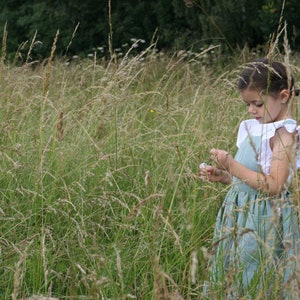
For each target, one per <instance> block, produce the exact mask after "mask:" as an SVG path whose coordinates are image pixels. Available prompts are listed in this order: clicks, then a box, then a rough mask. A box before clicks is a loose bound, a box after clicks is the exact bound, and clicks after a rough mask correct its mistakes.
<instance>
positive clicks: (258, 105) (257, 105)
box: [255, 103, 264, 107]
mask: <svg viewBox="0 0 300 300" xmlns="http://www.w3.org/2000/svg"><path fill="white" fill-rule="evenodd" d="M263 105H264V104H263V103H256V104H255V106H256V107H262V106H263Z"/></svg>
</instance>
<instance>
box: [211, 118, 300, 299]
mask: <svg viewBox="0 0 300 300" xmlns="http://www.w3.org/2000/svg"><path fill="white" fill-rule="evenodd" d="M283 126H284V127H285V128H286V130H288V131H289V132H295V131H297V130H298V127H297V124H296V121H295V120H291V119H288V120H284V121H279V122H275V123H269V124H260V123H258V122H257V121H256V120H246V121H243V122H242V123H241V125H240V128H239V133H238V139H237V146H238V151H237V154H236V156H235V159H236V160H237V161H239V162H240V163H242V164H243V165H245V166H246V167H247V168H249V169H251V170H253V171H256V172H263V173H264V174H269V170H270V165H271V159H272V150H271V148H270V138H272V136H274V134H275V132H276V130H277V129H278V128H280V127H283ZM296 160H297V163H296V164H295V166H293V165H291V174H290V177H291V176H292V175H293V170H295V169H296V168H297V167H298V166H299V161H300V160H299V158H297V159H296ZM289 181H290V179H289ZM291 200H292V199H291V195H290V193H289V191H288V189H286V190H284V191H283V192H282V194H281V197H277V198H275V197H273V198H270V197H269V196H267V195H265V194H261V193H259V192H257V191H256V190H254V189H253V188H251V187H250V186H248V185H247V184H245V183H244V182H241V181H240V180H239V179H238V178H233V183H232V187H231V188H230V190H229V191H228V193H227V195H226V197H225V200H224V202H223V204H222V207H221V209H220V210H219V213H218V216H217V220H216V227H215V232H214V239H213V254H212V257H211V260H210V264H209V266H210V271H211V277H210V288H209V290H210V291H211V293H212V294H211V297H213V293H215V296H216V295H218V298H217V299H240V298H241V297H245V298H243V299H300V296H299V291H298V288H299V287H298V286H297V280H296V279H297V278H298V273H297V265H298V261H299V262H300V257H298V255H299V254H300V233H299V223H298V215H297V212H296V207H295V206H294V205H293V202H292V201H291ZM298 279H299V278H298ZM211 299H213V298H211Z"/></svg>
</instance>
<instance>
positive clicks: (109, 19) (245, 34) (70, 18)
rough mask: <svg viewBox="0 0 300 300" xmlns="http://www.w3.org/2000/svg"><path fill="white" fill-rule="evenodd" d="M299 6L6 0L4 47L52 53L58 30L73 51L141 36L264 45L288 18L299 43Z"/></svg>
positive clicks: (271, 1) (258, 1)
mask: <svg viewBox="0 0 300 300" xmlns="http://www.w3.org/2000/svg"><path fill="white" fill-rule="evenodd" d="M299 9H300V2H299V1H298V0H285V1H284V0H251V1H249V0H161V1H157V0H84V1H81V0H69V1H61V0H6V1H5V2H4V3H2V9H1V11H0V25H1V27H2V44H3V43H5V47H4V46H2V52H3V49H4V48H5V55H6V56H7V57H8V58H12V57H15V56H16V55H17V56H18V57H21V58H23V59H24V57H26V53H28V52H29V51H30V54H31V56H32V57H38V58H43V57H47V56H48V55H49V53H50V50H51V46H52V44H53V40H54V37H55V36H56V35H57V34H58V41H57V44H56V54H58V55H68V56H70V55H88V54H89V53H92V52H93V51H98V52H100V55H109V54H111V52H112V51H113V52H115V51H123V50H124V51H125V50H126V47H127V49H128V47H130V46H132V43H134V42H135V41H137V40H139V41H142V42H143V45H140V47H147V46H149V45H150V44H151V43H156V47H157V48H158V49H166V50H169V51H174V50H177V51H178V50H183V49H184V50H191V51H199V50H200V49H202V48H203V47H206V46H208V45H216V44H218V45H222V47H223V49H224V50H225V51H226V50H229V51H230V50H233V49H236V48H237V47H244V46H245V45H247V46H249V47H250V48H254V47H257V46H259V45H264V44H265V43H267V42H268V41H269V40H270V36H271V35H272V34H276V32H277V30H278V25H279V24H280V23H282V24H283V23H284V22H286V24H287V27H286V28H287V32H288V37H289V42H290V44H291V48H292V49H295V50H299V49H300V40H299V38H298V35H299V33H298V31H299V29H300V18H299V17H298V12H299ZM2 55H3V53H2Z"/></svg>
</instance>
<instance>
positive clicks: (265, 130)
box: [237, 119, 300, 147]
mask: <svg viewBox="0 0 300 300" xmlns="http://www.w3.org/2000/svg"><path fill="white" fill-rule="evenodd" d="M279 128H285V129H286V130H287V132H289V133H293V132H295V131H296V130H297V131H298V132H300V127H299V126H298V125H297V122H296V121H295V120H294V119H285V120H281V121H277V122H273V123H267V124H260V123H259V122H258V121H257V120H255V119H249V120H244V121H242V122H241V124H240V127H239V131H238V138H237V146H238V147H239V145H240V144H241V143H242V142H243V141H244V140H245V138H246V137H247V136H249V135H250V136H253V137H254V136H260V137H261V139H262V140H269V139H271V138H272V137H273V136H274V135H275V134H276V131H277V130H278V129H279Z"/></svg>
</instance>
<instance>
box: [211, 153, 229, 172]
mask: <svg viewBox="0 0 300 300" xmlns="http://www.w3.org/2000/svg"><path fill="white" fill-rule="evenodd" d="M210 155H211V159H212V160H213V161H214V162H215V164H216V166H217V167H218V168H219V169H223V170H227V171H228V170H229V165H230V160H231V159H233V158H232V156H231V155H230V154H229V153H228V152H227V151H225V150H220V149H215V148H213V149H211V150H210Z"/></svg>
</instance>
